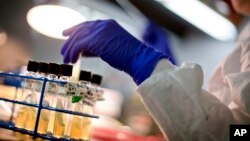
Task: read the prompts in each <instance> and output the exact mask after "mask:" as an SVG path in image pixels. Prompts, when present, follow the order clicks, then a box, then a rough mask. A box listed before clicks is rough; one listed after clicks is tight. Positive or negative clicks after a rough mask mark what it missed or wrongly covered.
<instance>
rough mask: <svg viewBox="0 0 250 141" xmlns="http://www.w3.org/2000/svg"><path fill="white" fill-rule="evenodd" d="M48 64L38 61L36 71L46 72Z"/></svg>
mask: <svg viewBox="0 0 250 141" xmlns="http://www.w3.org/2000/svg"><path fill="white" fill-rule="evenodd" d="M48 68H49V65H48V64H47V63H44V62H40V63H39V67H38V72H43V73H48Z"/></svg>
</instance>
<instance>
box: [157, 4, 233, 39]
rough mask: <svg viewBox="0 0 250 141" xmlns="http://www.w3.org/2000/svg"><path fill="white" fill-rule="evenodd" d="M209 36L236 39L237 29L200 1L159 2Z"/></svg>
mask: <svg viewBox="0 0 250 141" xmlns="http://www.w3.org/2000/svg"><path fill="white" fill-rule="evenodd" d="M157 1H159V2H160V3H161V4H162V5H164V6H165V7H166V8H168V9H169V10H171V11H172V12H173V13H175V14H177V15H178V16H180V17H182V18H183V19H185V20H186V21H188V22H189V23H191V24H192V25H194V26H196V27H197V28H199V29H200V30H202V31H204V32H205V33H207V34H208V35H210V36H212V37H214V38H216V39H218V40H222V41H228V40H233V39H235V37H236V35H237V29H236V27H235V26H234V25H233V24H232V22H230V21H229V20H228V19H226V18H225V17H223V16H222V15H220V14H219V13H217V12H216V11H214V10H213V9H212V8H210V7H208V6H207V5H205V4H204V3H202V2H201V1H199V0H157Z"/></svg>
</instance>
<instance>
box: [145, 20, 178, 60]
mask: <svg viewBox="0 0 250 141" xmlns="http://www.w3.org/2000/svg"><path fill="white" fill-rule="evenodd" d="M142 39H143V41H144V42H145V43H146V44H147V45H148V46H150V47H153V48H154V49H156V50H159V51H161V52H163V53H164V54H165V55H166V56H168V58H169V61H170V62H172V63H173V64H176V61H175V59H174V56H173V54H172V52H171V50H170V48H169V41H168V40H167V39H168V37H167V34H166V33H165V32H164V31H163V29H161V28H160V27H159V26H157V25H156V24H155V23H153V22H152V21H150V20H149V21H148V23H147V26H146V28H145V30H144V32H143V35H142Z"/></svg>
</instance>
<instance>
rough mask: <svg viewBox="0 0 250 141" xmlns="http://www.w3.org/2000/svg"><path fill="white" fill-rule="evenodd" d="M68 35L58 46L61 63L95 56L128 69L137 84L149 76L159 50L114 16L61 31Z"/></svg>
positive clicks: (161, 54)
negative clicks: (139, 38)
mask: <svg viewBox="0 0 250 141" xmlns="http://www.w3.org/2000/svg"><path fill="white" fill-rule="evenodd" d="M63 35H64V36H70V38H69V39H68V40H67V41H66V42H65V44H64V45H63V47H62V49H61V53H62V55H63V57H64V62H65V63H69V62H71V63H75V62H76V61H77V59H78V56H79V54H80V53H82V55H83V56H99V57H100V58H101V59H103V60H104V61H106V62H107V63H108V64H109V65H111V66H112V67H114V68H117V69H119V70H121V71H125V72H126V73H128V74H129V75H130V76H131V77H132V78H133V79H134V81H135V82H136V83H137V84H140V83H141V82H143V81H144V80H145V79H146V78H147V77H149V76H150V74H151V72H152V71H153V69H154V67H155V65H156V63H157V62H158V61H159V60H160V59H161V58H164V57H165V55H164V54H163V53H162V52H159V51H156V50H155V49H153V48H149V47H147V46H146V45H145V44H143V43H142V42H140V41H139V40H137V39H136V38H135V37H133V36H132V35H131V34H129V33H128V32H127V31H126V30H124V29H123V28H122V27H121V26H120V25H119V24H117V22H115V21H114V20H97V21H89V22H84V23H81V24H79V25H77V26H74V27H72V28H69V29H67V30H65V31H64V32H63Z"/></svg>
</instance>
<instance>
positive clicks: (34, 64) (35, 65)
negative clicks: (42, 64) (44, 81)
mask: <svg viewBox="0 0 250 141" xmlns="http://www.w3.org/2000/svg"><path fill="white" fill-rule="evenodd" d="M38 67H39V63H38V62H35V61H29V63H28V66H27V70H28V71H33V72H37V71H38Z"/></svg>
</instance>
